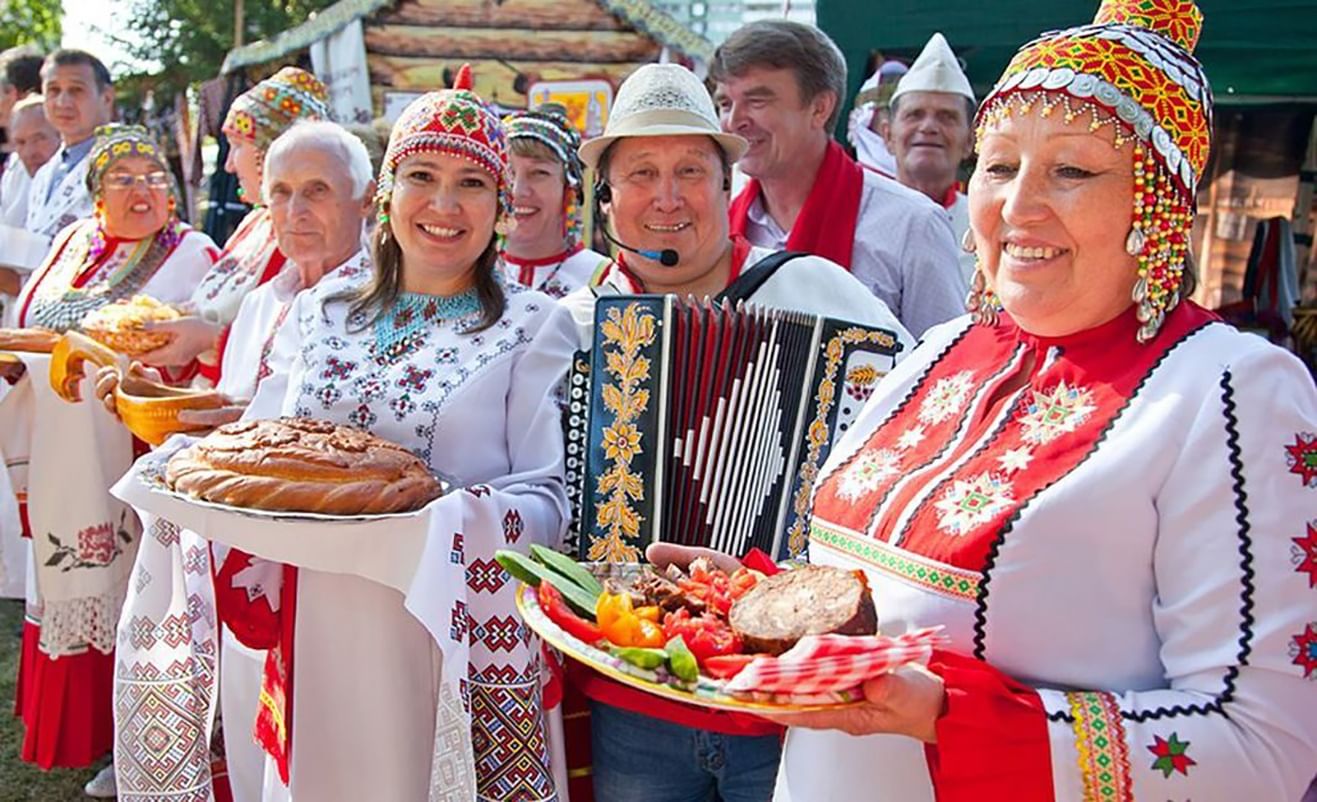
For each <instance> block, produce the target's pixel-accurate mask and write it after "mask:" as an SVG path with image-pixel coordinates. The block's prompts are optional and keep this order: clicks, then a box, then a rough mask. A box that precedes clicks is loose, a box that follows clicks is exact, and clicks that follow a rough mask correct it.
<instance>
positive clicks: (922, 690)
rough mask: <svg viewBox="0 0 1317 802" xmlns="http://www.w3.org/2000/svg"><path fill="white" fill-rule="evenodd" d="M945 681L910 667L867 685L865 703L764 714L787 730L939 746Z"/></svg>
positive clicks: (931, 673)
mask: <svg viewBox="0 0 1317 802" xmlns="http://www.w3.org/2000/svg"><path fill="white" fill-rule="evenodd" d="M946 696H947V694H946V687H945V686H944V685H943V683H942V678H941V677H939V676H938V675H936V674H934V673H933V672H931V671H929V670H928V669H927V668H924V667H923V666H908V667H906V668H901V669H897V670H896V671H894V672H892V673H890V674H884V675H882V676H881V677H877V678H875V679H871V680H868V681H866V682H865V683H864V702H863V703H861V704H858V705H850V706H846V707H840V708H837V709H836V710H816V711H812V712H807V713H773V714H768V715H765V714H762V713H761V714H760V715H761V716H763V717H764V718H766V719H768V720H769V721H772V722H773V723H775V724H781V725H783V726H785V727H804V728H805V729H810V730H840V731H842V732H844V733H846V734H848V735H878V734H881V733H893V734H896V735H908V736H910V737H911V738H915V739H917V740H920V741H923V742H924V743H930V744H932V743H937V719H938V717H939V716H941V715H942V709H943V707H944V706H945V705H946Z"/></svg>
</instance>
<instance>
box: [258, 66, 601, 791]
mask: <svg viewBox="0 0 1317 802" xmlns="http://www.w3.org/2000/svg"><path fill="white" fill-rule="evenodd" d="M509 189H510V187H509V182H508V174H507V155H506V143H505V141H504V137H503V132H502V129H501V127H500V125H499V121H498V118H497V117H496V116H494V115H493V114H492V113H491V112H490V111H489V110H488V109H487V108H486V107H485V106H484V104H483V103H482V102H481V100H480V99H479V97H477V96H476V95H475V94H474V93H473V92H472V91H471V90H470V72H469V69H468V68H465V67H464V68H463V69H462V70H461V71H460V72H459V74H458V79H457V84H456V88H455V89H453V90H448V91H443V92H435V93H430V94H427V95H425V96H423V97H422V98H420V99H418V100H417V101H415V102H414V103H413V104H412V105H411V106H409V107H408V109H407V110H406V111H405V112H404V113H403V116H402V117H401V118H400V119H399V121H398V123H397V125H396V126H395V128H394V132H393V136H392V138H391V139H390V142H389V148H388V152H387V154H386V156H385V160H384V165H383V167H382V169H381V173H380V189H379V194H378V200H379V211H380V217H379V226H378V227H377V229H376V233H375V235H374V238H373V253H374V262H375V273H374V276H373V279H372V280H371V281H370V282H369V283H368V284H367V285H366V286H365V287H364V288H362V287H359V286H357V285H345V284H344V283H343V282H341V281H339V280H337V279H335V278H329V279H325V280H323V281H321V282H320V284H318V285H317V286H316V287H315V288H313V289H312V290H310V291H308V292H305V293H303V294H302V295H300V296H299V297H298V299H297V301H296V302H295V303H294V305H293V309H292V311H291V312H290V314H289V317H288V320H287V322H286V323H285V325H284V326H283V327H282V328H281V329H280V331H279V334H278V335H277V336H276V341H275V343H274V349H275V356H274V359H276V361H281V362H282V359H283V357H281V356H280V354H281V353H288V354H291V358H289V360H288V363H289V364H291V369H290V370H288V371H287V373H286V374H285V375H283V376H279V375H275V376H271V377H269V378H267V379H266V380H265V381H264V382H263V383H262V385H261V387H260V389H259V390H258V392H257V395H256V398H255V399H254V400H253V402H252V405H251V407H250V408H249V410H248V417H249V418H251V417H271V416H273V415H278V414H280V413H283V414H288V415H297V416H303V417H316V418H323V419H329V420H332V421H336V422H339V423H343V424H348V425H351V426H356V427H359V428H362V429H366V430H369V431H371V432H374V433H376V434H378V435H380V436H382V437H385V438H387V439H389V440H393V441H395V442H398V443H401V444H403V445H405V446H407V447H408V448H410V449H411V450H412V451H413V452H415V453H416V454H417V455H418V456H420V457H421V458H422V459H424V460H426V462H427V463H429V465H430V467H431V468H432V469H433V470H434V471H435V472H436V473H437V474H438V475H440V476H443V477H445V478H446V479H447V480H448V481H449V482H450V483H451V485H452V488H453V489H452V490H451V492H450V493H449V494H448V495H446V496H444V497H443V498H441V499H439V500H438V501H437V502H436V503H435V504H434V505H432V507H431V509H430V516H431V517H430V521H431V524H430V529H429V537H428V540H427V545H426V550H425V553H424V557H423V559H422V561H421V563H420V565H419V566H418V567H417V576H416V578H415V580H414V581H413V582H412V584H411V586H410V589H409V590H408V592H407V593H406V595H405V597H403V596H400V595H399V594H398V593H397V592H395V591H393V590H391V589H388V588H385V587H383V586H381V585H378V584H375V583H373V582H369V581H367V580H365V579H361V578H357V577H352V576H343V575H333V574H327V573H323V572H317V571H311V570H299V572H298V576H297V578H296V580H295V587H296V611H295V613H294V614H293V615H294V619H295V623H296V627H295V633H294V636H293V637H292V638H290V639H288V640H285V641H283V642H281V644H280V650H281V652H282V654H283V656H284V658H285V660H291V667H289V666H287V665H285V666H284V669H285V671H284V674H285V675H286V676H287V677H288V678H289V679H290V680H291V688H288V687H282V688H281V687H278V685H279V684H280V683H279V682H277V681H276V682H274V683H273V685H274V687H269V688H267V690H268V693H263V694H262V696H263V701H264V699H265V698H269V699H273V700H278V699H279V698H281V697H284V698H287V699H288V700H290V701H291V702H292V705H291V710H292V718H291V727H290V728H289V730H288V736H289V737H290V739H291V743H290V744H286V747H287V750H288V751H287V753H286V754H287V756H288V758H289V760H288V761H287V762H288V766H287V769H288V777H289V782H290V790H291V792H292V795H293V798H295V799H399V800H403V799H408V800H410V799H424V798H426V796H427V794H437V795H439V796H441V797H445V798H446V797H447V796H448V795H452V797H453V798H462V799H465V798H470V797H473V796H479V797H480V798H488V799H519V800H531V799H536V800H538V799H556V798H558V797H557V791H556V789H555V783H554V781H553V778H552V777H551V774H550V766H549V761H548V749H547V742H546V736H545V728H544V723H543V717H542V710H541V706H540V684H539V683H540V677H539V666H538V659H537V649H538V646H537V645H536V644H535V643H534V642H532V641H530V640H529V638H528V637H527V635H526V633H525V631H524V629H523V627H522V625H521V623H520V621H519V619H518V617H517V615H516V612H515V609H514V604H513V599H512V593H513V583H512V582H511V581H510V580H508V578H507V576H506V574H504V573H503V571H502V570H501V569H500V568H499V567H498V565H497V564H496V563H495V562H494V561H493V552H494V551H495V550H496V549H498V548H504V547H508V548H519V549H524V548H526V547H527V546H528V545H529V543H531V542H541V543H547V544H553V543H556V542H557V540H558V539H559V537H560V536H561V532H562V530H563V528H564V524H565V517H566V493H565V489H564V486H563V480H562V460H563V456H562V431H561V426H560V421H559V407H558V404H557V403H556V401H555V393H556V389H557V387H558V386H559V382H560V381H561V380H562V378H563V375H564V373H565V371H566V368H567V365H568V361H569V359H570V355H571V352H572V348H573V345H574V341H575V334H574V330H573V326H572V323H571V319H570V316H569V315H568V314H567V312H566V310H563V309H560V308H559V307H558V306H557V305H556V304H554V303H553V301H552V299H550V298H548V297H547V296H545V295H542V294H540V293H537V292H533V291H529V290H522V289H521V288H517V287H505V286H504V285H503V282H502V281H501V279H500V276H499V274H498V271H497V269H496V268H497V250H496V233H495V232H496V229H501V228H502V227H503V226H504V225H505V223H507V222H508V220H509V217H510V211H511V210H510V203H509ZM514 377H515V380H514ZM285 583H286V584H287V579H285ZM282 607H283V609H282V610H281V614H282V615H288V614H289V612H290V611H289V610H288V609H287V605H286V604H285V605H282ZM289 646H295V650H294V651H293V652H292V654H291V655H290V654H289V653H288V651H287V648H286V647H289ZM269 679H271V678H270V677H269V676H268V675H267V680H269ZM274 679H275V680H278V679H279V677H275V678H274ZM464 705H465V708H464ZM468 711H469V712H468ZM278 712H286V711H278ZM268 720H269V721H270V723H271V724H272V725H273V726H274V727H275V728H276V729H277V727H278V726H279V724H280V722H281V719H280V717H279V716H278V715H274V716H269V717H268ZM287 720H288V719H287V718H286V717H285V718H283V719H282V721H287ZM274 746H276V748H277V747H278V746H279V744H274ZM276 751H277V749H276Z"/></svg>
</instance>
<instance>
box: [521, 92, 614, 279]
mask: <svg viewBox="0 0 1317 802" xmlns="http://www.w3.org/2000/svg"><path fill="white" fill-rule="evenodd" d="M503 129H504V130H505V131H506V132H507V136H508V148H509V154H508V161H509V164H510V166H511V168H512V211H513V214H514V215H515V216H516V221H517V226H516V228H514V229H513V230H512V231H510V232H508V236H507V241H506V242H504V243H503V250H502V253H501V254H500V256H501V257H502V259H503V268H504V270H505V271H506V273H505V275H506V276H507V279H508V281H515V282H517V283H519V284H521V285H522V286H524V287H530V288H532V289H536V290H539V291H540V292H542V293H544V294H545V295H549V296H552V297H554V298H562V297H564V296H566V295H567V294H569V293H571V292H572V291H573V290H575V289H577V288H578V287H584V286H586V285H587V284H589V283H590V279H591V277H592V276H594V275H595V274H596V273H598V272H600V268H602V267H603V266H604V265H605V264H607V263H608V258H607V257H606V256H604V255H603V254H600V253H595V252H594V251H592V250H590V249H589V248H586V247H585V245H584V244H583V243H582V242H581V201H582V200H583V199H584V198H585V180H584V178H583V177H582V173H581V159H580V157H579V156H578V155H577V154H576V149H577V148H579V147H580V146H581V135H580V133H579V132H578V131H577V130H576V127H575V126H574V125H572V121H571V120H569V119H568V118H567V110H566V109H565V108H563V107H562V106H560V105H558V104H557V103H545V104H543V105H541V106H539V107H537V108H534V109H531V110H530V111H523V112H517V113H515V114H509V115H508V116H507V117H504V118H503Z"/></svg>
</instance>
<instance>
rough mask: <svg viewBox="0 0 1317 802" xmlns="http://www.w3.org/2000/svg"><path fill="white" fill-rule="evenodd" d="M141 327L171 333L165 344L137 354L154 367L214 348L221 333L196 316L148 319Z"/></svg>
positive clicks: (188, 359) (183, 362)
mask: <svg viewBox="0 0 1317 802" xmlns="http://www.w3.org/2000/svg"><path fill="white" fill-rule="evenodd" d="M142 328H143V330H144V331H162V332H165V333H166V334H169V335H170V336H171V337H172V339H170V341H169V342H168V343H166V344H165V345H162V346H160V347H159V348H156V349H155V350H153V351H147V352H146V353H145V354H140V355H138V357H137V358H138V359H139V360H141V361H142V362H145V363H146V364H148V365H155V366H157V367H174V366H177V365H186V364H188V363H189V362H191V361H192V360H194V359H196V358H197V356H199V355H200V354H204V353H206V352H207V351H210V350H213V349H214V348H215V340H216V339H217V338H218V337H219V333H220V327H219V326H218V325H216V324H214V323H209V322H207V321H205V320H202V319H201V318H199V317H181V318H179V319H178V320H165V321H154V322H147V323H146V324H145V325H143V327H142Z"/></svg>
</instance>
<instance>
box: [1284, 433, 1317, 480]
mask: <svg viewBox="0 0 1317 802" xmlns="http://www.w3.org/2000/svg"><path fill="white" fill-rule="evenodd" d="M1285 462H1287V463H1288V464H1289V466H1290V473H1296V474H1298V475H1299V477H1300V478H1301V479H1303V484H1304V486H1305V487H1313V488H1317V434H1313V433H1312V432H1299V433H1298V434H1296V435H1295V436H1294V445H1292V446H1285Z"/></svg>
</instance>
